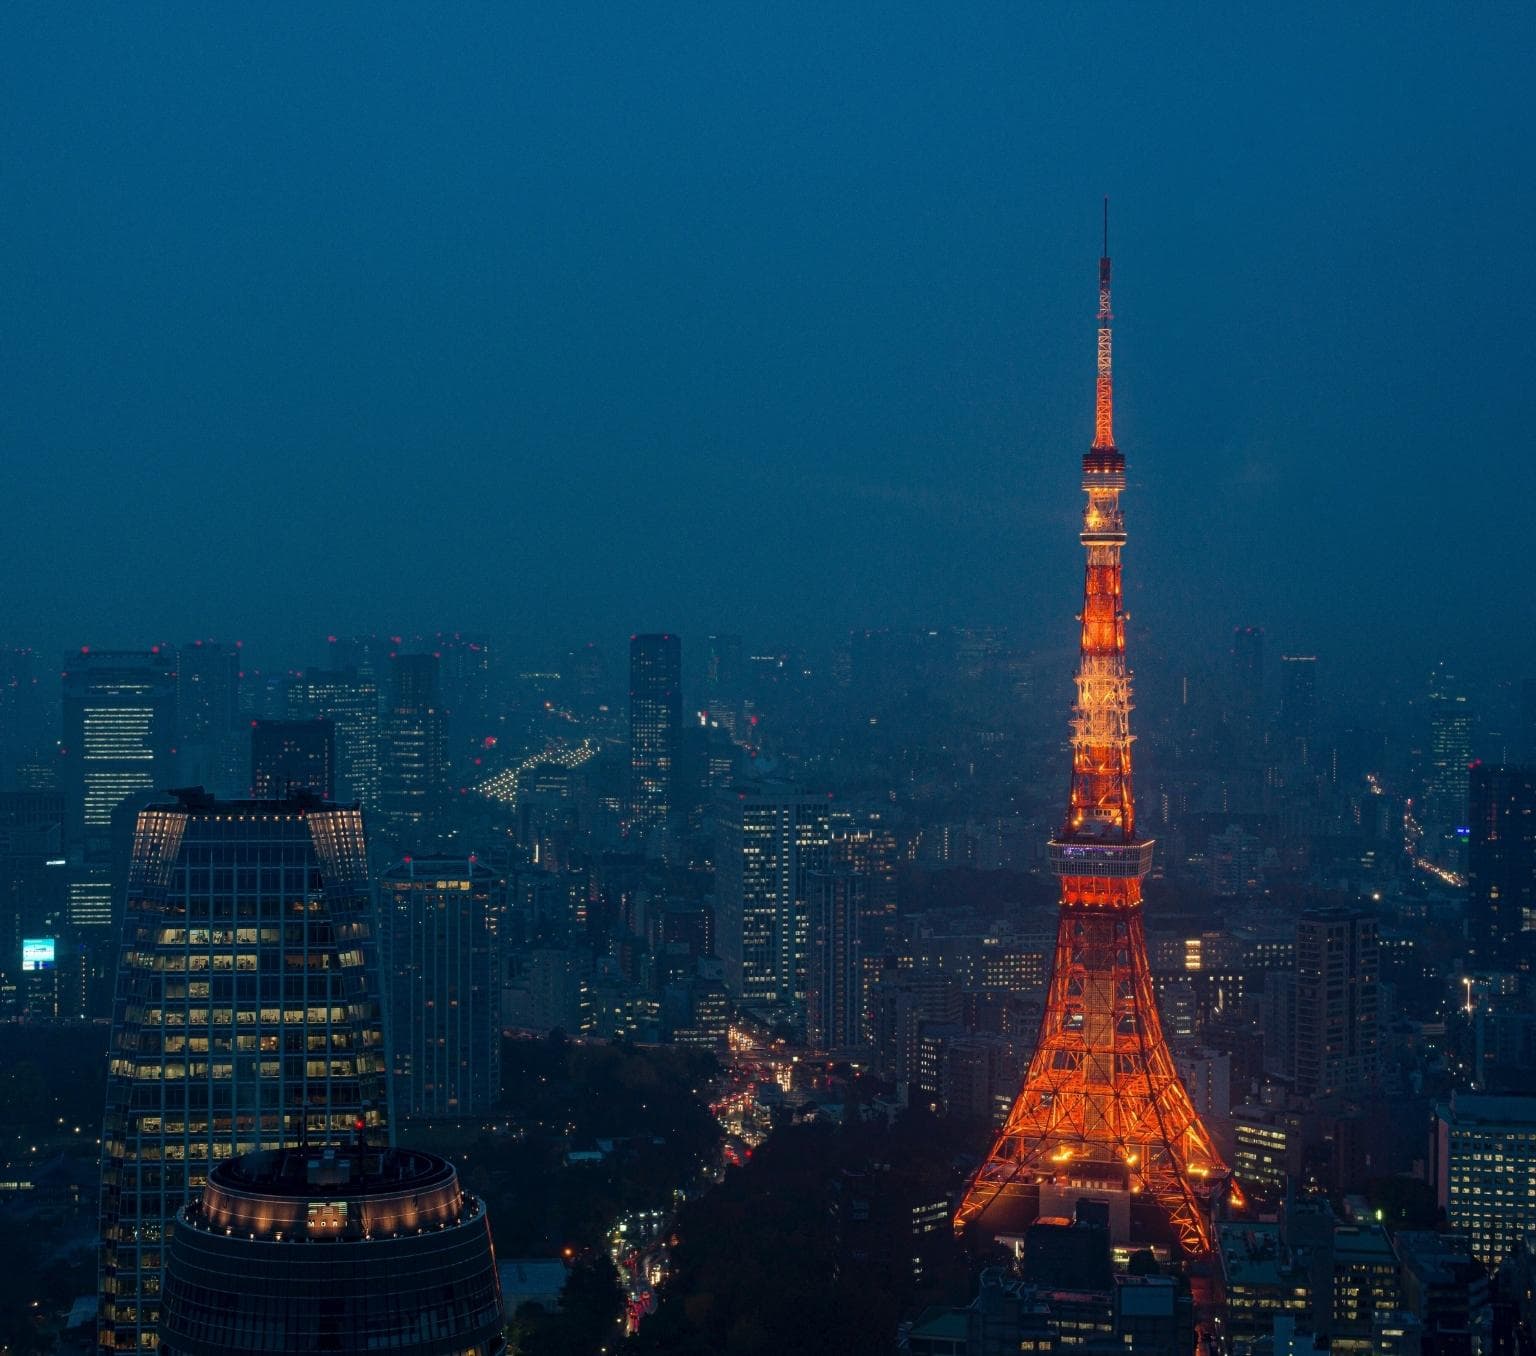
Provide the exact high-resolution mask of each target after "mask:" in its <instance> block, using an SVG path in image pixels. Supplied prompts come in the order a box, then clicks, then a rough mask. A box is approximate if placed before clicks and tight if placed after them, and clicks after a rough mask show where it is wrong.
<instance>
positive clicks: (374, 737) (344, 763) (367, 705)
mask: <svg viewBox="0 0 1536 1356" xmlns="http://www.w3.org/2000/svg"><path fill="white" fill-rule="evenodd" d="M288 715H289V717H290V718H291V719H296V720H328V721H330V722H331V724H332V726H334V727H335V731H336V735H335V738H336V799H337V800H338V801H342V802H348V801H356V802H357V803H358V804H359V805H361V806H362V807H363V809H365V810H374V809H376V808H377V807H378V803H379V690H378V687H377V686H376V684H375V683H374V680H373V679H372V678H370V677H364V676H362V675H360V674H359V673H358V672H357V670H356V669H311V670H309V671H308V672H306V673H302V674H300V675H299V676H298V677H297V678H295V680H294V682H293V684H292V686H291V687H290V688H289V689H288Z"/></svg>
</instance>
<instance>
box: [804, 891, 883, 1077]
mask: <svg viewBox="0 0 1536 1356" xmlns="http://www.w3.org/2000/svg"><path fill="white" fill-rule="evenodd" d="M869 884H870V882H869V877H867V876H863V875H860V874H859V873H857V872H856V871H854V869H853V867H852V865H851V863H848V862H846V861H844V862H833V863H829V865H828V868H827V869H825V870H821V871H812V872H811V873H810V874H809V876H808V879H807V887H806V896H807V905H808V908H809V912H810V929H809V933H810V935H809V944H808V948H807V950H808V956H807V962H806V980H805V989H806V996H805V1026H806V1039H807V1040H808V1041H809V1042H810V1044H811V1046H812V1047H813V1048H814V1049H817V1050H847V1049H851V1048H852V1047H853V1046H855V1045H857V1044H858V1042H859V1039H860V1036H861V1034H862V1030H863V1014H864V973H863V972H864V952H863V946H862V945H861V940H860V936H861V934H860V923H861V920H862V918H863V916H864V914H865V913H866V911H867V904H866V900H867V899H868V897H869Z"/></svg>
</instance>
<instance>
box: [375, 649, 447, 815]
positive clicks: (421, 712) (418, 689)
mask: <svg viewBox="0 0 1536 1356" xmlns="http://www.w3.org/2000/svg"><path fill="white" fill-rule="evenodd" d="M389 663H390V673H389V677H390V695H389V714H388V715H387V716H386V717H385V720H384V738H383V740H382V741H381V745H380V750H379V752H380V759H379V812H380V816H381V818H382V820H383V822H384V826H385V828H386V829H387V830H388V831H389V832H390V833H391V834H392V835H393V836H394V837H395V838H396V839H398V840H400V841H402V842H404V841H408V840H411V839H412V838H413V837H414V836H415V835H416V834H417V833H418V832H419V831H420V830H421V827H422V825H423V824H424V823H425V822H426V821H427V820H428V819H429V818H430V817H431V816H432V814H433V812H434V811H435V810H436V809H437V807H438V804H439V802H440V800H441V797H442V794H443V791H444V785H445V778H446V776H447V748H446V738H445V727H444V714H443V708H442V704H441V701H440V698H439V695H438V685H437V678H438V660H437V656H436V655H430V654H397V655H396V656H395V657H394V658H393V659H391V660H390V661H389Z"/></svg>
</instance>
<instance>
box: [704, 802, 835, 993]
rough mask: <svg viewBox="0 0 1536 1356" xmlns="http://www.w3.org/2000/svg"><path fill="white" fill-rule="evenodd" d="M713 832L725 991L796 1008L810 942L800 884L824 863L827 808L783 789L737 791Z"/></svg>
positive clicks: (828, 824) (718, 934) (719, 951)
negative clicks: (716, 841)
mask: <svg viewBox="0 0 1536 1356" xmlns="http://www.w3.org/2000/svg"><path fill="white" fill-rule="evenodd" d="M717 827H718V847H717V850H716V854H715V873H716V874H715V896H716V907H715V926H716V933H715V953H716V955H717V956H719V958H720V960H721V962H722V964H723V966H724V971H725V975H724V977H725V987H726V989H727V990H728V991H729V993H730V994H731V996H732V997H734V998H736V999H738V1000H740V1001H741V1002H742V1003H745V1004H749V1005H750V1004H761V1005H767V1006H775V1005H778V1006H786V1007H794V1006H797V1005H798V1004H800V1003H801V1002H802V1001H803V1000H804V998H805V974H806V956H807V950H808V947H809V942H810V917H809V910H808V907H807V893H806V892H807V880H808V877H809V875H810V873H811V872H812V871H813V870H815V869H816V868H817V867H818V866H820V865H822V863H823V862H824V861H825V856H826V847H827V843H828V842H829V841H830V838H831V814H830V811H829V807H828V803H827V801H826V799H825V798H823V797H819V796H804V795H801V794H799V793H798V792H795V791H790V790H782V791H778V790H773V789H769V788H758V789H754V790H743V791H738V792H737V793H736V794H735V795H734V796H730V795H728V796H727V797H726V799H725V802H724V804H723V805H722V806H721V808H720V811H719V814H718V819H717Z"/></svg>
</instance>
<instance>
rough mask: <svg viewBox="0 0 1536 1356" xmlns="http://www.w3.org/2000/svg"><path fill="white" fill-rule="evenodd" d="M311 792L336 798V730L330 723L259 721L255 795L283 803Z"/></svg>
mask: <svg viewBox="0 0 1536 1356" xmlns="http://www.w3.org/2000/svg"><path fill="white" fill-rule="evenodd" d="M300 791H308V792H310V793H311V794H312V795H316V796H319V797H320V799H321V800H330V799H332V798H333V797H334V796H335V794H336V727H335V726H334V725H332V724H331V722H330V721H328V720H258V721H253V722H252V724H251V795H252V797H253V798H254V799H256V800H283V799H285V798H287V797H288V796H290V795H292V794H294V793H295V792H300Z"/></svg>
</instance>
